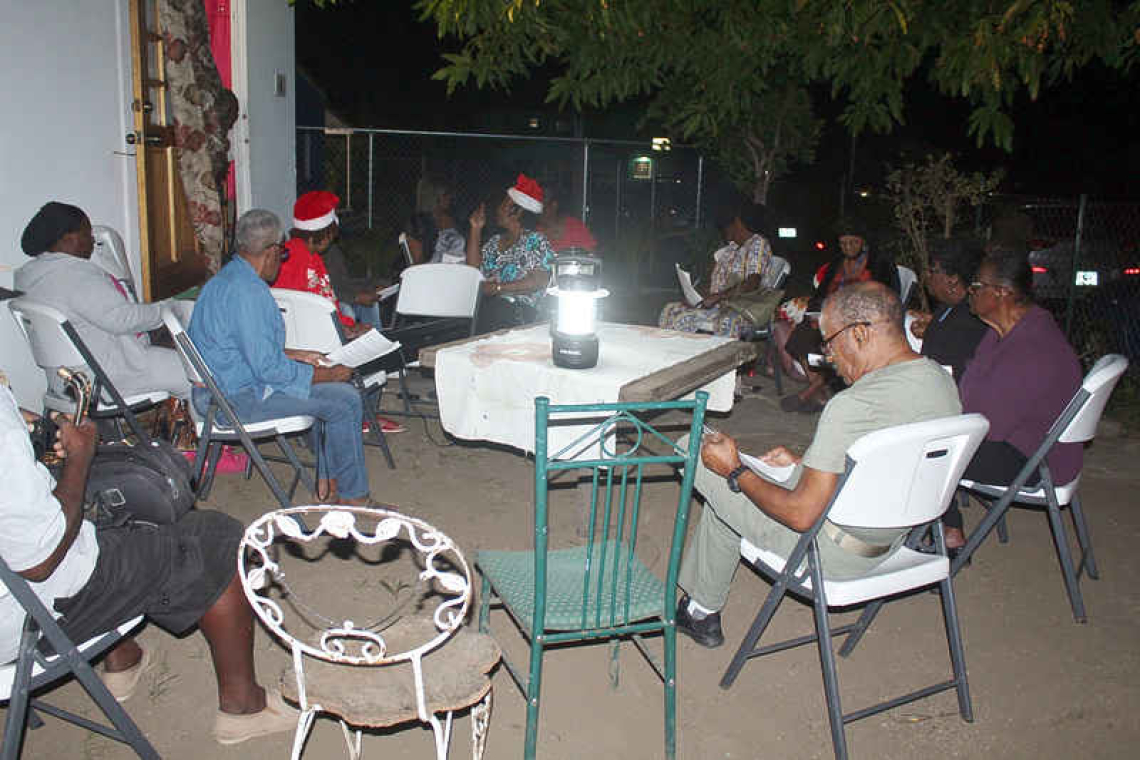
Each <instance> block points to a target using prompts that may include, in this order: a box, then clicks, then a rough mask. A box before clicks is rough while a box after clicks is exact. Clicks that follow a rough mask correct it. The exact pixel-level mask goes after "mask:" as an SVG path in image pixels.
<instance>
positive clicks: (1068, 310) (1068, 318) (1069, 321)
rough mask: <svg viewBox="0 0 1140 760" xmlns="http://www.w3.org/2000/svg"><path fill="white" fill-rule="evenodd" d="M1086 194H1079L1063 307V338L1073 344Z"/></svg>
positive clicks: (1087, 197)
mask: <svg viewBox="0 0 1140 760" xmlns="http://www.w3.org/2000/svg"><path fill="white" fill-rule="evenodd" d="M1088 199H1089V196H1088V194H1087V193H1081V202H1080V205H1079V206H1078V207H1077V236H1076V238H1075V239H1074V241H1073V266H1072V269H1070V270H1069V303H1068V305H1067V306H1066V307H1065V337H1066V338H1068V339H1069V342H1070V343H1072V342H1073V337H1072V335H1071V334H1070V332H1069V331H1070V330H1071V329H1072V327H1073V301H1074V300H1076V297H1077V265H1078V264H1080V261H1081V238H1082V237H1083V236H1084V231H1085V206H1086V205H1087V203H1088Z"/></svg>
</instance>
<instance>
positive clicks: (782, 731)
mask: <svg viewBox="0 0 1140 760" xmlns="http://www.w3.org/2000/svg"><path fill="white" fill-rule="evenodd" d="M775 401H776V399H775V394H774V390H772V389H771V388H766V389H764V390H763V391H762V392H761V393H760V394H758V395H756V396H749V397H748V398H746V399H745V400H744V401H742V402H741V403H739V404H738V405H737V406H736V408H735V410H734V411H733V412H732V414H731V415H730V416H728V417H726V418H723V419H719V420H714V421H713V424H715V425H716V426H717V427H719V428H721V429H723V430H725V431H727V432H730V433H732V434H734V435H737V436H738V437H739V438H740V440H741V443H742V448H744V449H745V450H751V451H754V452H760V451H762V450H764V449H765V448H766V447H768V446H770V445H773V444H776V443H784V444H788V445H790V446H792V447H794V448H802V447H803V446H804V445H805V444H806V443H807V442H808V440H809V439H810V435H811V431H812V429H813V427H814V424H815V419H816V418H814V417H805V416H801V415H787V414H783V413H782V412H780V411H779V409H778V408H777V406H776V404H775ZM425 429H427V430H429V431H430V433H431V435H430V438H429V436H427V435H425ZM390 440H391V444H392V447H393V452H394V454H395V457H396V462H397V469H396V470H394V471H390V470H388V469H387V467H386V466H385V465H384V463H383V461H382V459H381V457H380V455H379V453H378V452H377V451H376V450H375V449H369V450H368V453H367V456H368V462H369V469H370V474H371V486H372V492H373V494H374V495H375V496H376V497H377V498H379V499H381V500H383V501H386V502H389V503H391V504H394V505H398V507H399V509H401V510H403V511H405V512H407V513H408V514H411V515H415V516H418V517H421V518H423V519H425V520H427V521H429V522H431V523H433V524H435V525H436V526H438V527H439V528H441V529H442V530H444V531H445V532H447V533H449V534H450V535H451V536H452V537H453V538H454V539H456V541H457V542H458V543H459V545H460V546H461V547H462V549H463V550H464V551H465V552H466V554H467V556H468V558H471V557H473V555H474V553H475V551H476V550H479V549H483V548H525V547H527V546H528V545H529V542H530V540H531V537H530V514H531V509H532V487H531V483H532V478H533V468H532V466H531V464H530V463H529V461H528V460H527V459H525V458H524V457H523V456H521V455H519V454H518V453H516V452H512V451H507V450H503V449H496V448H493V447H489V446H484V445H479V444H459V445H450V446H440V445H439V444H441V443H445V437H444V436H443V434H442V433H441V432H440V430H439V428H438V426H436V425H435V424H434V423H432V424H425V423H421V421H415V422H414V423H412V424H411V425H410V430H409V431H408V432H406V433H403V434H401V435H396V436H391V437H390ZM1138 451H1140V442H1138V441H1137V440H1135V439H1127V438H1119V437H1112V436H1111V435H1102V436H1101V438H1099V439H1098V440H1097V441H1096V443H1095V445H1094V446H1093V447H1092V448H1091V449H1090V450H1089V452H1088V458H1087V465H1086V468H1085V479H1084V482H1083V483H1082V491H1083V495H1084V499H1085V503H1086V505H1087V507H1086V509H1087V513H1088V518H1089V521H1090V523H1091V530H1092V536H1093V541H1094V545H1095V548H1096V552H1097V557H1098V560H1099V564H1100V568H1101V580H1099V581H1089V580H1085V581H1084V583H1083V589H1084V594H1085V600H1086V604H1087V607H1088V613H1089V623H1088V624H1087V625H1078V624H1076V623H1074V622H1073V619H1072V616H1071V614H1070V611H1069V604H1068V602H1067V599H1066V597H1065V592H1064V588H1063V586H1062V583H1061V578H1060V573H1059V570H1058V566H1057V560H1056V554H1055V552H1054V549H1053V546H1052V543H1051V540H1050V536H1049V529H1048V526H1047V523H1046V520H1045V518H1044V516H1043V515H1042V514H1040V513H1036V512H1031V511H1023V510H1018V511H1015V512H1014V513H1013V514H1012V515H1011V517H1010V521H1009V522H1010V531H1011V534H1012V541H1011V543H1009V544H1008V545H1006V546H1001V545H999V544H998V543H997V542H996V539H993V538H991V540H990V541H989V542H988V543H987V544H985V545H984V546H983V547H982V548H981V550H979V552H978V553H977V555H976V556H975V559H974V562H973V565H972V566H971V567H969V568H967V569H966V570H964V571H963V573H962V574H961V575H960V576H959V577H958V579H957V581H956V588H957V590H958V598H959V605H960V612H961V618H962V627H963V634H964V638H965V643H966V656H967V665H968V669H969V674H970V686H971V691H972V693H973V704H974V712H975V722H974V723H973V724H972V725H971V724H966V723H963V722H962V721H961V719H960V718H959V716H958V712H957V705H956V700H955V697H954V695H953V693H952V692H949V693H944V694H941V695H939V696H936V697H934V698H932V699H928V700H924V701H921V702H917V703H913V704H911V705H907V706H904V707H902V708H898V709H896V710H894V711H892V712H888V713H885V714H881V715H878V716H875V717H872V718H870V719H867V720H864V721H861V722H859V723H856V724H853V725H851V726H850V727H849V728H848V741H849V746H850V749H851V753H852V756H854V757H860V758H909V757H919V756H933V757H943V756H945V757H960V758H991V757H1018V758H1020V757H1035V758H1040V759H1041V760H1044V759H1046V758H1070V757H1089V758H1099V757H1135V756H1136V754H1137V753H1136V750H1135V746H1136V745H1137V743H1138V742H1140V719H1138V718H1137V709H1138V708H1140V651H1138V646H1137V642H1138V640H1140V637H1138V635H1137V634H1138V632H1140V622H1138V621H1140V592H1138V591H1137V588H1138V586H1140V559H1138V555H1137V553H1136V551H1135V546H1136V545H1137V539H1138V538H1140V536H1138V533H1140V511H1138V510H1136V509H1135V505H1134V499H1135V490H1134V489H1136V488H1138V487H1140V471H1138V470H1137V469H1135V461H1136V455H1137V453H1138ZM675 488H676V486H675V485H674V484H671V483H658V484H655V485H652V486H650V488H649V492H648V494H647V496H646V500H647V501H646V503H647V505H648V506H649V508H650V515H649V528H648V529H647V530H648V531H649V534H647V535H650V536H653V537H654V540H658V541H659V545H664V541H665V538H666V535H667V533H668V531H669V529H670V525H671V520H672V514H671V508H670V506H669V499H670V498H671V496H672V495H673V494H674V493H675ZM298 498H300V499H304V498H307V496H306V495H305V494H298ZM575 504H576V502H575V501H574V499H573V494H565V493H563V494H558V495H556V497H555V499H554V505H555V507H556V508H561V511H560V512H559V516H558V517H556V519H555V521H556V523H557V524H558V525H559V526H560V527H561V528H566V526H567V525H569V520H570V515H571V513H572V511H573V508H574V505H575ZM270 505H271V501H270V497H269V493H268V490H267V489H266V488H265V486H264V484H263V483H262V482H260V480H259V479H258V478H257V477H256V476H255V477H254V479H253V480H251V481H245V480H244V479H242V478H241V476H240V475H229V476H222V477H220V478H219V482H218V484H217V485H216V487H215V489H214V492H213V493H212V494H211V496H210V498H209V499H208V500H207V502H206V504H205V506H208V507H211V508H216V509H221V510H224V511H226V512H228V513H230V514H233V515H235V516H236V517H237V518H239V519H241V520H243V521H247V522H248V521H250V520H252V519H253V518H255V517H256V516H257V515H259V514H261V513H262V512H264V511H266V510H267V509H269V508H270ZM696 509H698V507H694V517H695V510H696ZM978 512H979V509H978V508H976V507H974V508H972V509H970V510H968V511H967V516H966V519H967V521H968V523H969V524H972V523H974V522H976V521H977V519H978ZM649 543H651V542H649V541H648V540H647V539H646V538H643V546H648V545H649ZM649 549H650V558H649V561H650V562H651V563H655V564H656V567H657V568H658V569H660V567H661V565H662V560H661V557H660V550H659V549H655V548H653V547H649ZM309 582H310V583H311V585H310V586H307V587H306V589H305V592H306V594H312V596H311V597H309V598H312V599H317V600H324V599H336V600H343V599H344V598H348V597H350V596H351V595H352V594H359V593H360V592H361V591H362V589H367V587H368V578H367V576H364V577H363V579H362V577H361V576H360V574H359V570H358V569H355V570H354V569H348V570H346V569H345V566H344V563H343V562H340V563H338V562H336V561H331V562H329V563H328V564H327V566H320V565H319V566H318V571H317V572H316V573H314V574H313V576H312V577H311V579H310V581H309ZM768 588H769V586H768V584H767V583H766V582H764V581H763V580H762V579H761V578H760V577H758V576H756V575H755V574H753V573H752V572H750V571H749V570H746V569H743V570H741V571H740V572H739V573H738V575H737V578H736V581H735V584H734V587H733V593H732V596H731V599H730V602H729V605H728V607H727V608H726V610H725V613H724V627H725V633H726V636H727V639H728V641H727V644H726V645H725V646H724V647H722V648H720V649H718V650H706V649H702V648H700V647H698V646H696V645H695V644H693V643H692V642H691V641H689V640H688V639H685V638H683V637H681V638H680V644H679V647H678V649H679V655H678V660H679V668H678V670H679V674H678V678H679V700H678V716H677V717H678V755H679V757H681V758H685V759H689V758H692V759H694V760H712V759H713V758H717V759H718V760H719V759H725V760H728V759H730V758H740V759H743V758H814V757H821V758H826V757H830V756H831V744H830V739H829V734H828V723H827V716H826V711H825V706H824V701H823V692H822V683H821V679H820V672H819V661H818V657H817V654H816V651H815V649H814V647H804V648H800V649H797V650H793V651H790V652H784V653H780V654H777V655H773V656H771V657H768V658H764V659H762V660H759V661H754V662H752V663H751V664H749V665H748V666H746V669H745V670H744V672H743V673H742V674H741V677H740V678H739V680H738V681H737V684H736V685H735V686H734V687H733V688H732V689H731V690H729V691H723V690H721V689H720V688H719V687H718V685H717V681H718V679H719V678H720V675H721V674H722V672H723V671H724V668H725V666H726V665H727V662H728V659H729V657H730V656H731V654H732V651H733V650H734V648H735V647H736V646H737V644H738V643H739V642H740V639H741V638H742V636H743V635H744V632H745V630H746V629H747V627H748V624H749V623H750V622H751V619H752V617H753V615H754V614H755V612H756V610H757V609H758V608H759V606H760V604H761V602H762V601H763V598H764V596H765V594H766V593H767V591H768ZM364 598H365V599H366V600H367V598H368V597H367V594H365V596H364ZM838 617H839V618H840V619H845V618H850V617H851V615H850V614H847V615H840V616H838ZM492 620H493V626H494V628H495V630H496V631H497V633H498V634H500V639H501V640H502V641H503V642H504V647H505V648H506V649H507V650H508V651H510V652H513V653H515V654H516V656H517V655H519V654H521V653H522V651H523V650H522V647H521V645H520V642H521V639H520V637H519V636H518V635H517V634H516V633H515V632H514V631H513V629H511V628H510V627H509V626H508V625H507V624H505V618H504V617H503V616H502V615H501V614H498V615H496V616H495V617H493V618H492ZM810 627H811V611H810V608H808V607H807V606H805V605H803V604H800V603H798V602H795V601H789V602H785V604H784V605H783V607H782V608H781V610H780V611H779V613H778V614H777V617H776V619H775V621H774V623H773V625H772V627H771V635H773V636H779V635H799V634H801V633H807V632H808V631H809V630H810ZM141 640H142V641H143V642H144V643H145V644H148V645H151V646H154V647H156V648H157V649H158V651H159V655H160V657H159V659H160V664H159V666H158V667H157V668H156V669H155V670H154V671H152V672H151V673H150V674H149V675H148V677H147V678H146V681H145V682H144V685H143V687H142V688H140V690H139V693H138V694H137V695H136V696H135V697H134V698H133V699H132V700H131V701H130V702H129V703H128V705H127V707H128V709H129V711H130V713H131V714H132V715H133V716H134V718H135V719H136V720H137V721H138V723H139V725H140V726H141V728H142V730H143V731H144V732H145V733H146V734H147V736H148V737H150V739H151V740H152V741H153V743H154V744H155V746H156V747H157V748H158V750H159V752H160V753H161V754H162V755H163V756H164V757H167V758H173V759H174V760H189V759H190V758H199V757H211V758H213V757H217V758H238V757H243V758H244V757H252V756H263V757H284V756H286V755H287V754H288V752H289V746H290V739H289V737H288V736H286V735H278V736H273V737H267V738H262V739H258V740H253V741H250V742H248V743H246V744H243V745H238V746H236V747H221V746H219V745H217V744H215V743H214V742H213V740H212V739H211V738H210V736H209V728H210V726H211V721H212V717H213V714H214V710H215V708H216V702H215V692H214V681H213V676H212V671H211V668H210V665H209V658H208V654H207V650H206V645H205V641H204V640H203V639H202V637H201V635H200V634H198V633H193V634H191V635H189V636H187V637H185V638H182V639H176V638H173V637H171V636H169V635H168V634H166V633H165V632H163V631H162V630H160V629H158V628H157V627H155V626H149V627H147V628H145V629H144V630H143V632H142V634H141ZM256 649H257V661H258V667H259V671H260V674H261V677H262V680H263V681H264V682H270V681H272V680H274V679H276V678H277V676H278V674H280V673H281V671H282V669H284V668H285V667H287V666H288V656H287V653H286V651H285V650H284V649H282V648H281V647H280V646H279V645H278V644H277V643H276V642H275V641H274V640H273V639H272V638H271V637H270V635H269V634H267V633H266V632H265V631H264V630H259V632H258V637H257V643H256ZM608 660H609V657H608V649H607V648H606V647H604V646H578V647H574V648H564V649H561V650H557V651H553V652H551V653H550V654H548V655H547V659H546V670H545V675H544V693H543V704H542V719H541V724H540V737H539V747H540V752H539V755H540V757H542V758H545V759H546V760H561V759H563V758H579V757H597V758H619V757H620V758H628V759H629V760H638V759H640V758H659V757H661V756H662V752H663V750H662V748H663V744H662V734H663V719H662V710H661V687H660V683H659V681H657V679H656V677H655V676H654V675H653V673H652V671H651V670H650V669H649V668H648V666H647V665H646V664H645V663H644V662H643V661H642V660H641V658H640V655H639V654H638V653H637V652H636V650H635V649H633V648H632V647H625V648H623V654H622V671H621V675H622V680H621V684H620V686H619V688H618V689H617V690H612V689H611V688H610V685H609V681H608V678H607V664H608ZM949 672H950V671H949V659H948V656H947V650H946V646H945V638H944V636H943V631H942V622H941V615H940V612H939V606H938V600H937V597H935V596H933V595H930V594H918V595H916V596H913V597H910V598H907V599H904V600H901V601H898V602H895V603H893V604H891V605H888V606H887V608H886V609H885V610H884V612H883V614H881V615H880V617H879V619H878V621H877V623H876V625H875V626H874V627H872V629H871V631H870V632H869V633H868V635H867V636H866V638H865V639H864V641H863V642H862V644H861V645H860V647H859V648H858V649H857V650H856V652H855V653H854V655H853V656H852V657H851V658H850V659H849V660H842V661H841V662H840V683H841V688H842V694H843V696H844V698H845V707H846V708H847V709H852V708H855V707H859V706H861V705H864V704H868V703H869V702H871V701H876V700H877V699H879V698H881V697H884V696H888V695H890V694H894V693H901V692H903V691H907V690H909V689H911V688H915V687H916V686H918V685H923V684H925V683H930V682H934V681H937V680H942V679H944V678H946V677H948V674H949ZM494 689H495V698H496V704H495V710H494V716H493V720H492V725H491V733H490V739H489V743H488V747H487V755H486V756H487V757H488V758H506V757H517V756H519V755H520V754H521V747H522V734H523V729H524V724H525V712H524V705H523V700H522V698H521V696H520V694H519V692H518V690H517V689H516V688H515V686H514V684H513V682H512V681H511V680H510V677H509V676H508V675H507V674H506V672H505V671H504V670H503V669H502V668H500V669H499V670H497V671H496V672H495V675H494ZM51 696H52V697H53V698H54V700H55V701H57V702H59V703H61V704H63V705H65V706H69V707H72V708H78V709H80V710H81V711H85V712H87V713H91V712H92V710H91V709H90V707H89V706H88V705H89V703H87V702H86V699H85V696H84V694H83V692H82V690H81V688H80V687H79V686H78V685H76V684H74V683H70V684H67V685H64V686H62V687H60V688H57V689H56V690H55V691H54V693H53V694H52V695H51ZM46 721H47V723H46V725H45V727H44V728H42V729H40V730H36V731H32V732H31V733H30V734H29V736H28V738H27V741H26V744H25V749H24V757H27V758H47V757H51V758H83V759H84V760H92V759H95V758H119V757H130V756H131V754H130V753H129V752H128V751H127V750H126V749H125V748H123V747H121V746H119V745H116V744H115V743H113V742H111V741H109V740H106V739H104V738H102V737H99V736H96V735H93V734H88V733H86V732H84V731H82V730H80V729H77V728H74V727H72V726H70V725H65V724H61V723H60V722H59V721H56V720H55V719H53V718H51V717H47V718H46ZM469 727H470V720H469V718H468V717H467V715H466V714H463V715H461V716H459V717H457V719H456V726H455V737H454V740H453V742H452V756H453V757H467V756H468V754H469V752H470V734H469V730H470V729H469ZM364 751H365V753H366V754H367V755H369V756H371V757H385V758H393V759H395V758H413V757H414V758H423V757H429V756H431V753H432V745H431V736H430V732H429V731H427V730H425V729H424V728H422V727H420V726H418V725H415V724H408V725H407V726H406V727H404V728H402V729H396V730H391V731H383V732H375V733H373V734H368V735H366V736H365V737H364ZM343 752H344V745H343V741H342V739H341V734H340V729H339V727H338V726H337V724H336V723H335V722H334V721H332V720H329V719H321V720H318V721H317V723H316V725H315V728H314V730H313V733H312V737H311V739H310V741H309V744H308V746H307V748H306V752H305V757H307V758H311V759H317V758H334V757H339V756H342V753H343Z"/></svg>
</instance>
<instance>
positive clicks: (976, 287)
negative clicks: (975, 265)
mask: <svg viewBox="0 0 1140 760" xmlns="http://www.w3.org/2000/svg"><path fill="white" fill-rule="evenodd" d="M1004 287H1005V286H1004V285H1002V284H1000V283H997V282H982V281H981V280H975V281H974V282H971V283H970V287H969V288H967V289H966V290H967V291H968V292H969V293H970V295H973V294H974V293H978V292H981V291H982V290H984V289H985V288H993V289H994V290H997V289H999V288H1004Z"/></svg>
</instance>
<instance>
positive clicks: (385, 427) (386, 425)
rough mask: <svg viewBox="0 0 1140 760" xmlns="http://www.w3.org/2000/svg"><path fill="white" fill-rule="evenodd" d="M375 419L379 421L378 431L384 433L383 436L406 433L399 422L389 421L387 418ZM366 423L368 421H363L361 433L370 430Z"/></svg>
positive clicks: (405, 429)
mask: <svg viewBox="0 0 1140 760" xmlns="http://www.w3.org/2000/svg"><path fill="white" fill-rule="evenodd" d="M376 419H378V420H380V429H381V430H382V431H384V434H385V435H387V434H388V433H403V432H405V431H407V428H406V427H404V426H403V425H401V424H400V423H399V422H396V421H395V420H390V419H388V418H387V417H377V418H376ZM368 423H369V421H368V420H365V421H364V427H363V432H365V433H367V432H368V431H370V430H371V429H372V427H371V426H370V425H369V424H368Z"/></svg>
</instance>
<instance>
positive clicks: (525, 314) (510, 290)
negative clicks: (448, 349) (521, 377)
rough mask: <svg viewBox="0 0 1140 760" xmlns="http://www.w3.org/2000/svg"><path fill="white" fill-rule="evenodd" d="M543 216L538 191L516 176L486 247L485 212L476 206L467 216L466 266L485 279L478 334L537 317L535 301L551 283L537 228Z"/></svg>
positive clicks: (546, 249)
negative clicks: (479, 273) (494, 230)
mask: <svg viewBox="0 0 1140 760" xmlns="http://www.w3.org/2000/svg"><path fill="white" fill-rule="evenodd" d="M541 213H542V187H540V186H539V184H538V183H537V182H535V181H534V180H533V179H531V178H530V177H528V176H526V175H525V174H520V175H519V176H518V179H517V180H516V182H515V185H514V186H513V187H509V188H507V191H506V194H505V195H504V196H503V199H502V201H500V203H499V206H498V208H497V209H496V210H495V222H496V223H497V224H498V226H499V228H500V229H501V230H502V231H501V232H497V233H495V234H494V235H492V236H491V237H490V238H489V239H488V240H487V242H486V243H484V242H483V227H484V226H485V225H486V223H487V212H486V208H485V206H484V205H483V204H480V205H479V207H478V208H476V209H475V211H474V212H473V213H472V214H471V218H470V219H469V221H470V223H471V234H470V235H468V236H467V264H468V265H469V266H473V267H476V268H477V269H479V270H480V271H481V272H482V273H483V276H484V277H485V278H486V279H485V280H484V282H483V285H482V288H483V295H484V300H483V302H482V303H481V304H480V306H479V324H478V326H477V328H476V331H477V332H479V333H486V332H490V331H492V330H497V329H500V328H503V327H512V326H514V325H520V324H527V323H529V322H533V321H534V320H535V318H536V317H537V316H538V310H537V305H538V298H539V296H540V295H541V292H542V290H543V288H545V287H546V286H547V283H548V282H549V281H550V268H551V262H552V259H553V258H554V250H553V249H552V248H551V247H550V241H549V240H547V239H546V236H545V235H543V234H542V233H541V232H538V231H537V230H536V229H535V225H536V224H537V222H538V215H539V214H541Z"/></svg>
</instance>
